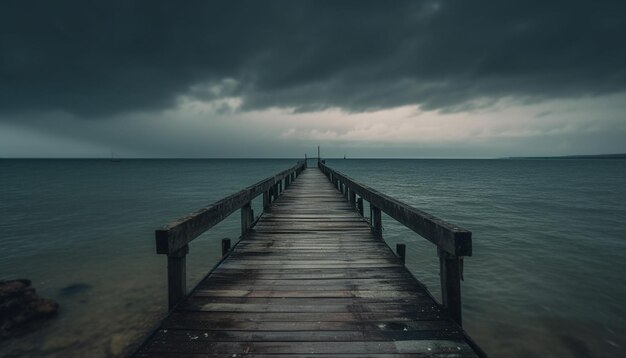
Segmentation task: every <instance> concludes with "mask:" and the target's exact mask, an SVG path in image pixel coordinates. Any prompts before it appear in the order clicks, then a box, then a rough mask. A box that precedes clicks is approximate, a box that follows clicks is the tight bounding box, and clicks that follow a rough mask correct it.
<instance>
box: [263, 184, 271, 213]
mask: <svg viewBox="0 0 626 358" xmlns="http://www.w3.org/2000/svg"><path fill="white" fill-rule="evenodd" d="M271 204H272V189H270V190H266V191H264V192H263V211H264V212H265V211H267V210H268V209H269V208H270V207H271Z"/></svg>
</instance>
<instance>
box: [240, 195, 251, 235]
mask: <svg viewBox="0 0 626 358" xmlns="http://www.w3.org/2000/svg"><path fill="white" fill-rule="evenodd" d="M252 215H253V214H252V206H251V205H250V203H247V204H246V205H244V206H242V207H241V236H244V235H245V234H246V233H247V232H248V229H250V226H251V225H252V220H251V217H252Z"/></svg>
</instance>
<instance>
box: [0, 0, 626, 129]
mask: <svg viewBox="0 0 626 358" xmlns="http://www.w3.org/2000/svg"><path fill="white" fill-rule="evenodd" d="M624 19H626V2H624V1H598V2H588V1H560V2H559V1H542V2H529V1H294V0H289V1H275V0H274V1H256V0H255V1H221V2H209V1H167V2H165V1H156V0H151V1H148V0H146V1H101V2H90V1H28V0H17V1H12V0H4V1H2V2H0V111H2V112H4V113H11V112H13V113H15V112H22V111H39V110H61V111H67V112H70V113H74V114H77V115H79V116H84V117H98V116H105V115H112V114H116V113H120V112H125V111H135V110H140V111H141V110H158V109H163V108H168V107H171V106H173V105H174V103H175V100H176V98H177V97H178V96H180V95H184V94H186V95H190V96H197V97H200V98H219V97H223V96H239V97H241V98H242V99H243V106H244V108H246V109H259V108H267V107H295V108H296V109H297V110H300V111H310V110H318V109H323V108H327V107H334V106H336V107H341V108H343V109H345V110H348V111H363V110H371V109H378V108H388V107H394V106H399V105H405V104H419V105H422V106H423V108H428V109H441V110H444V111H455V110H462V109H464V108H467V107H471V106H475V105H480V104H481V103H483V104H485V103H487V104H488V103H490V102H489V101H492V100H494V99H497V98H501V97H505V96H512V97H516V98H519V99H522V100H528V101H533V100H543V99H551V98H559V97H572V96H581V95H598V94H605V93H612V92H620V91H624V90H625V89H626V67H625V64H626V46H624V44H625V43H626V21H625V20H624Z"/></svg>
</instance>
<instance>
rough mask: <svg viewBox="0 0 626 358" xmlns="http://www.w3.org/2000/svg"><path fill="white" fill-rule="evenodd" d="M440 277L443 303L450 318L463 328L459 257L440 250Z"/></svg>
mask: <svg viewBox="0 0 626 358" xmlns="http://www.w3.org/2000/svg"><path fill="white" fill-rule="evenodd" d="M438 254H439V277H440V279H441V301H442V302H441V303H442V304H443V306H444V307H445V308H446V309H447V311H448V314H449V315H450V318H452V319H453V320H454V321H455V322H456V323H458V324H459V326H463V319H462V312H461V266H460V263H459V257H458V256H453V255H450V254H448V253H447V252H445V251H443V250H441V249H438Z"/></svg>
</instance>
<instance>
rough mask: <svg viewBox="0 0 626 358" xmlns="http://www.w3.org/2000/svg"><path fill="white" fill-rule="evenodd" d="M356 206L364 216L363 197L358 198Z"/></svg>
mask: <svg viewBox="0 0 626 358" xmlns="http://www.w3.org/2000/svg"><path fill="white" fill-rule="evenodd" d="M356 208H357V210H358V211H359V214H361V216H363V198H358V199H357V200H356Z"/></svg>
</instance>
